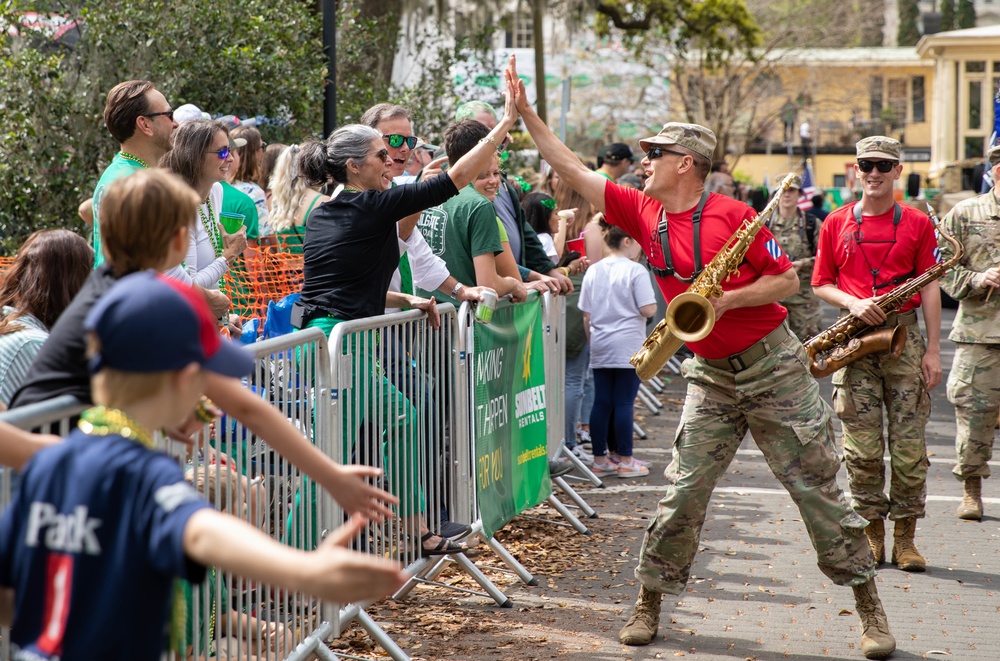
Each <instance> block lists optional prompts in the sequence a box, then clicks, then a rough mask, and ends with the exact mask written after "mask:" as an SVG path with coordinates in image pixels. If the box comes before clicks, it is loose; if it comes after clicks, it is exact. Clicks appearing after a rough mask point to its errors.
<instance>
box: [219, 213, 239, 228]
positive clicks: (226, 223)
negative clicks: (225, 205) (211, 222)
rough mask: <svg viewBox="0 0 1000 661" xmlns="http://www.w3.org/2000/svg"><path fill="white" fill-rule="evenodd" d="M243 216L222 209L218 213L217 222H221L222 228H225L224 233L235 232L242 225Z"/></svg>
mask: <svg viewBox="0 0 1000 661" xmlns="http://www.w3.org/2000/svg"><path fill="white" fill-rule="evenodd" d="M244 218H245V216H244V215H243V214H240V213H231V212H229V211H223V212H222V213H220V214H219V222H220V223H222V229H224V230H226V234H236V233H237V232H239V231H240V228H241V227H243V219H244Z"/></svg>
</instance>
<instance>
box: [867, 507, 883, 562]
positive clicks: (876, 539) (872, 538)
mask: <svg viewBox="0 0 1000 661" xmlns="http://www.w3.org/2000/svg"><path fill="white" fill-rule="evenodd" d="M865 535H867V536H868V546H870V547H872V555H873V556H875V566H876V567H881V566H882V564H883V563H885V522H884V521H883V520H882V519H874V520H872V521H871V522H869V523H868V527H867V528H865Z"/></svg>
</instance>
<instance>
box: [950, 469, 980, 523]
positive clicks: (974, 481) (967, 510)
mask: <svg viewBox="0 0 1000 661" xmlns="http://www.w3.org/2000/svg"><path fill="white" fill-rule="evenodd" d="M955 513H956V514H957V515H958V518H960V519H966V520H967V521H980V520H982V518H983V478H981V477H980V476H978V475H974V476H973V477H967V478H965V489H964V493H963V495H962V504H961V505H959V506H958V510H957V511H956V512H955Z"/></svg>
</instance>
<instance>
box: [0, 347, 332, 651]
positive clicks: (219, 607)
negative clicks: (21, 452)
mask: <svg viewBox="0 0 1000 661" xmlns="http://www.w3.org/2000/svg"><path fill="white" fill-rule="evenodd" d="M251 351H252V352H253V353H254V354H255V356H256V357H257V365H256V368H255V370H254V373H253V375H252V376H251V377H250V378H249V379H248V380H247V384H246V385H247V387H248V388H250V389H251V390H252V391H253V392H254V393H255V394H257V395H258V396H260V397H261V398H262V399H264V400H265V401H267V402H268V403H269V404H271V405H272V406H275V407H277V408H279V409H280V410H281V411H282V412H283V413H284V415H285V416H287V417H288V419H289V420H290V421H291V422H293V424H295V425H296V426H297V427H298V428H299V429H300V431H302V433H303V434H304V435H305V436H306V438H308V439H310V440H312V441H313V442H314V443H316V444H317V445H318V446H319V448H320V449H321V450H322V451H323V452H324V453H327V454H332V452H333V449H332V445H331V442H330V441H331V435H330V433H329V430H328V418H329V415H326V414H324V413H323V411H324V410H327V409H328V407H318V408H317V407H316V403H317V402H318V401H323V399H324V398H325V397H327V396H328V393H329V374H330V363H329V355H328V352H327V349H326V336H325V335H324V334H323V333H322V331H306V332H303V333H297V334H295V335H289V336H285V337H282V338H277V339H274V340H268V341H265V342H261V343H258V344H256V345H253V347H252V348H251ZM85 408H86V407H85V406H83V405H81V404H80V403H79V402H77V401H76V400H75V399H73V398H72V397H61V398H57V399H53V400H49V401H46V402H40V403H38V404H34V405H31V406H26V407H24V408H20V409H15V410H14V411H9V412H6V413H3V414H0V420H3V421H4V422H7V423H9V424H12V425H15V426H17V427H20V428H22V429H29V430H35V431H39V432H44V433H53V434H58V435H60V436H65V435H67V434H68V433H69V432H70V431H71V430H72V428H73V427H72V425H73V422H74V420H75V417H76V416H77V415H79V413H80V412H81V411H82V410H84V409H85ZM157 442H158V444H159V447H162V448H164V449H165V450H166V451H167V452H168V453H169V454H171V455H173V456H176V457H177V458H178V460H179V461H180V463H181V465H182V467H184V468H185V469H187V473H188V474H189V476H190V479H192V480H198V482H199V483H200V484H199V486H200V490H201V493H202V494H203V495H204V496H205V497H206V498H207V499H208V500H209V501H211V502H214V503H221V502H225V506H224V507H220V508H219V509H222V510H223V511H227V512H228V513H230V514H233V515H234V516H238V517H240V518H242V519H244V520H246V521H248V522H250V523H251V524H253V525H255V526H257V527H258V528H260V529H261V530H263V531H264V532H266V533H268V534H269V535H271V536H272V537H274V538H275V539H278V540H280V541H282V542H284V543H286V544H289V545H291V546H295V547H297V548H301V549H306V550H309V549H312V548H314V547H315V546H316V545H317V544H318V543H319V541H320V539H321V536H322V534H323V532H324V531H327V530H330V529H332V528H334V527H336V526H337V525H339V524H340V522H341V521H342V515H341V513H340V510H339V508H338V507H337V505H336V503H335V502H333V500H332V499H331V498H330V497H329V496H328V495H327V494H325V492H323V491H322V490H320V489H313V488H312V485H311V484H310V482H309V481H308V480H307V479H306V478H305V476H304V475H303V474H302V473H301V472H300V471H299V470H298V469H296V468H294V467H293V466H291V464H289V463H288V462H287V461H286V460H284V459H283V458H282V457H280V456H279V455H277V454H276V453H275V452H274V451H273V450H271V449H270V448H269V447H268V446H267V445H266V444H265V443H264V442H263V441H261V440H260V439H258V438H257V437H256V436H255V435H254V434H253V433H252V432H251V431H250V430H249V429H247V428H246V427H245V426H244V425H243V423H242V422H240V421H238V420H235V419H231V418H227V417H223V418H222V419H220V420H218V421H216V422H215V423H213V424H212V425H207V426H206V427H205V429H204V430H203V431H202V432H201V433H200V435H199V436H198V440H197V441H196V443H195V445H194V447H193V448H192V447H188V446H187V445H184V444H181V443H176V442H173V441H169V440H168V439H165V438H163V437H161V436H159V435H158V437H157ZM11 477H12V476H11V471H9V470H5V471H3V479H2V491H0V498H2V501H3V502H2V503H0V504H2V505H3V506H6V505H7V504H8V503H9V502H10V488H11V481H12V480H11ZM199 477H200V478H201V479H200V480H199V479H198V478H199ZM206 478H208V479H206ZM213 573H214V580H211V581H206V582H205V583H203V584H202V585H201V586H194V588H193V589H192V591H191V595H192V599H191V604H190V605H191V608H190V609H189V611H188V621H189V623H190V626H189V630H188V635H187V642H188V644H189V645H190V648H191V650H192V653H193V654H194V656H196V657H199V658H202V657H207V656H209V655H211V656H218V657H226V656H227V657H228V658H231V659H250V658H255V659H260V660H261V661H269V660H271V659H285V658H288V659H295V660H301V659H309V658H315V657H319V658H321V659H331V658H335V656H334V655H333V653H332V652H330V651H329V648H328V647H327V645H326V642H327V641H328V640H330V639H332V638H333V637H334V636H336V635H338V634H339V607H337V606H336V605H333V604H327V603H318V602H316V601H315V600H313V599H312V598H310V597H307V596H306V595H303V594H297V593H291V592H288V591H286V590H284V589H280V588H277V587H273V586H268V585H264V584H253V583H250V582H247V581H244V580H243V579H240V578H237V577H235V576H232V575H230V574H228V573H226V572H213ZM2 645H3V648H2V653H3V658H9V649H8V636H7V635H6V632H4V635H3V643H2ZM187 656H188V655H185V658H187ZM169 658H172V659H173V658H176V655H174V654H170V655H169Z"/></svg>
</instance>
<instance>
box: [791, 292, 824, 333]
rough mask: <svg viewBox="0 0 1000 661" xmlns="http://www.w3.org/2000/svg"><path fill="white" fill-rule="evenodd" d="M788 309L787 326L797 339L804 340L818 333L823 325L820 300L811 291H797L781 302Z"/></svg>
mask: <svg viewBox="0 0 1000 661" xmlns="http://www.w3.org/2000/svg"><path fill="white" fill-rule="evenodd" d="M781 304H782V305H783V306H785V308H786V309H787V310H788V327H789V328H790V329H792V333H794V334H795V337H797V338H799V341H801V342H805V341H806V340H808V339H809V338H811V337H814V336H816V335H819V333H820V331H821V330H823V329H822V325H823V312H822V310H820V301H819V299H818V298H816V296H815V294H813V293H812V292H811V291H810V292H809V294H808V295H806V294H803V293H801V292H800V293H799V294H796V295H795V296H793V297H792V298H789V299H785V300H784V301H782V302H781Z"/></svg>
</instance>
